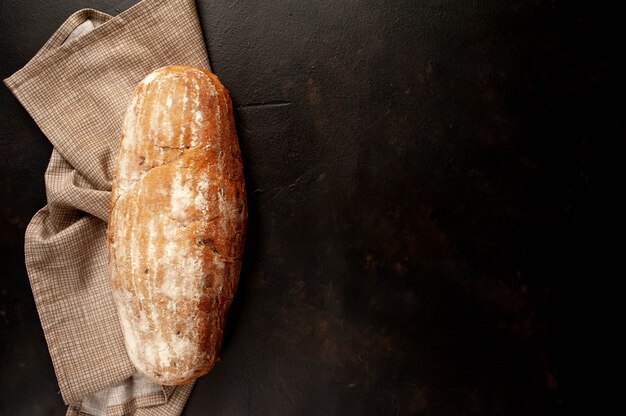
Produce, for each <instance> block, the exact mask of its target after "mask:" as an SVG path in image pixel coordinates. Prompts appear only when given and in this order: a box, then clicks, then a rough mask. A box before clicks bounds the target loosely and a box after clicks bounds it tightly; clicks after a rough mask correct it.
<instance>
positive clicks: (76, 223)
mask: <svg viewBox="0 0 626 416" xmlns="http://www.w3.org/2000/svg"><path fill="white" fill-rule="evenodd" d="M173 64H177V65H194V66H199V67H203V68H207V69H208V68H209V62H208V58H207V53H206V48H205V45H204V40H203V36H202V31H201V29H200V25H199V22H198V16H197V13H196V8H195V2H194V1H193V0H144V1H142V2H140V3H139V4H137V5H135V6H133V7H131V8H130V9H128V10H126V11H125V12H123V13H121V14H119V15H118V16H116V17H112V16H109V15H107V14H105V13H101V12H99V11H96V10H91V9H84V10H80V11H78V12H76V13H74V14H73V15H72V16H70V17H69V18H68V19H67V21H66V22H65V23H63V25H62V26H61V27H60V28H59V29H58V30H57V31H56V32H55V33H54V34H53V35H52V37H51V38H50V40H48V42H47V43H46V44H45V45H44V46H43V47H42V48H41V50H40V51H39V52H38V53H37V54H36V55H35V56H34V57H33V58H32V60H31V61H30V62H28V64H27V65H26V66H25V67H24V68H22V69H21V70H19V71H18V72H16V73H15V74H13V75H12V76H11V77H9V78H8V79H6V80H5V83H6V85H7V86H8V87H9V88H10V89H11V91H12V92H13V94H14V95H15V97H17V99H18V100H19V101H20V102H21V103H22V105H23V106H24V107H25V108H26V110H27V111H28V112H29V113H30V115H31V116H32V118H33V119H34V120H35V122H36V123H37V125H38V126H39V128H40V129H41V130H42V132H43V133H44V134H45V135H46V136H47V138H48V139H49V140H50V142H52V144H53V146H54V149H53V151H52V156H51V159H50V163H49V165H48V168H47V170H46V174H45V182H46V196H47V200H48V201H47V202H48V203H47V205H46V206H45V207H44V208H42V209H41V210H40V211H39V212H37V213H36V214H35V216H34V217H33V219H32V220H31V222H30V224H29V226H28V228H27V230H26V236H25V258H26V267H27V270H28V276H29V279H30V283H31V287H32V291H33V295H34V298H35V303H36V306H37V310H38V313H39V318H40V320H41V325H42V327H43V330H44V334H45V337H46V342H47V344H48V349H49V350H50V356H51V357H52V363H53V365H54V370H55V373H56V376H57V379H58V382H59V387H60V389H61V395H62V397H63V400H64V402H65V403H66V404H68V405H69V408H68V414H70V415H78V414H87V415H94V416H100V415H105V414H106V415H126V414H135V415H150V416H152V415H178V414H180V412H181V411H182V408H183V407H184V405H185V402H186V400H187V397H188V396H189V393H190V392H191V389H192V387H193V383H191V384H188V385H185V386H179V387H175V388H174V387H163V386H160V385H156V384H154V383H152V382H149V381H148V380H146V379H144V378H143V377H142V376H140V375H139V374H136V370H135V368H134V367H133V365H132V364H131V362H130V360H129V358H128V356H127V354H126V350H125V348H124V342H123V337H122V332H121V329H120V325H119V321H118V317H117V314H116V310H115V307H114V304H113V300H112V296H111V292H110V288H109V283H108V271H107V270H108V257H107V249H106V239H105V233H106V221H107V219H108V211H109V198H110V190H111V178H112V172H113V162H114V157H115V155H116V154H117V150H118V141H119V139H120V131H121V125H122V119H123V114H124V112H125V110H126V106H127V104H128V100H129V97H130V95H131V93H132V92H133V89H134V87H135V86H136V84H137V83H139V82H140V81H141V80H142V79H143V78H144V76H146V75H147V74H148V73H150V72H151V71H153V70H154V69H156V68H159V67H162V66H166V65H173Z"/></svg>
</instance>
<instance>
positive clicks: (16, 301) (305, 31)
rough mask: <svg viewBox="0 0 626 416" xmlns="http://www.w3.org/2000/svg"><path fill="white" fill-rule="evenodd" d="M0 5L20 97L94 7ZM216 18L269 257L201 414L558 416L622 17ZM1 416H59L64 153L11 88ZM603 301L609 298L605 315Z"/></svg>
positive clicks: (243, 12)
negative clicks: (53, 155)
mask: <svg viewBox="0 0 626 416" xmlns="http://www.w3.org/2000/svg"><path fill="white" fill-rule="evenodd" d="M118 3H119V0H118V1H114V0H107V1H95V0H90V1H87V0H85V1H78V0H71V1H70V0H63V1H58V2H43V1H33V2H30V4H28V5H27V6H25V2H18V1H15V0H10V1H9V0H7V1H3V2H2V3H1V5H0V77H2V78H5V77H6V76H8V75H10V74H12V73H13V72H14V71H16V70H17V69H19V68H20V67H22V66H23V65H24V64H25V63H26V62H27V61H28V59H30V58H31V57H32V56H33V55H34V54H35V53H36V51H37V50H38V48H39V47H41V46H42V45H43V43H44V42H45V41H46V40H47V38H48V37H49V36H50V34H52V32H53V31H54V30H55V29H56V28H57V27H58V26H59V25H60V24H61V23H62V22H63V20H64V19H65V18H66V17H67V16H68V15H69V14H71V13H72V12H74V11H75V10H77V9H79V8H81V7H94V8H97V9H100V10H103V11H108V12H111V11H112V9H113V6H115V5H117V4H118ZM249 3H250V2H237V1H199V5H198V8H199V13H200V16H201V20H202V25H203V28H204V32H205V37H206V40H207V47H208V51H209V55H210V59H211V62H212V65H213V69H214V71H215V72H216V73H217V74H218V75H219V76H220V78H221V79H222V81H223V82H224V84H225V85H226V86H227V87H228V88H229V89H230V90H231V92H232V97H233V100H234V102H235V104H236V106H237V111H236V118H237V122H238V129H239V135H240V136H239V137H240V142H241V147H242V151H243V156H244V162H245V173H246V181H247V186H248V195H249V204H250V223H249V237H248V241H247V246H246V253H245V264H244V270H243V273H242V277H241V284H240V289H239V292H238V294H237V298H236V300H235V303H234V305H233V307H232V310H231V313H230V315H229V323H228V329H227V334H226V339H225V341H224V349H223V355H222V359H221V361H220V362H219V363H218V365H217V366H216V368H215V369H214V371H212V372H211V373H210V374H209V375H207V376H206V377H204V378H202V379H201V380H200V381H199V382H198V384H197V387H196V388H195V390H194V392H193V394H192V397H191V399H190V401H189V403H188V407H187V409H186V410H185V412H184V414H185V415H189V416H191V415H205V414H211V415H398V414H403V415H405V414H406V415H408V414H427V415H479V414H480V415H482V414H493V415H518V414H519V415H522V414H533V415H544V414H545V415H547V414H550V415H554V414H560V413H565V410H566V409H567V408H568V406H569V404H571V403H572V401H571V393H572V391H573V390H574V387H575V386H574V382H573V380H574V379H575V377H574V375H575V374H574V373H575V372H576V371H578V370H576V369H575V366H574V365H573V364H574V363H575V358H574V355H573V353H572V352H571V348H570V347H571V345H572V344H573V342H574V340H575V338H574V333H575V332H574V327H576V326H577V325H581V322H582V321H578V320H577V319H578V317H579V316H580V313H577V312H576V311H577V310H578V309H579V305H580V299H581V298H580V297H578V296H579V295H580V293H581V288H582V287H583V286H582V282H583V281H585V279H586V276H589V275H591V274H593V271H594V262H595V261H596V260H597V259H598V258H599V253H600V251H599V250H600V249H599V248H598V247H597V244H596V242H597V241H598V239H599V234H598V231H597V227H595V226H594V221H595V219H596V218H597V216H598V215H599V214H600V212H599V209H598V208H597V206H596V193H597V191H598V189H597V188H598V180H597V172H598V170H599V169H600V168H601V166H600V162H599V161H598V157H597V152H598V149H599V148H600V146H601V145H603V144H605V143H606V142H607V140H609V139H610V138H611V137H613V136H614V135H615V131H616V128H618V127H619V128H621V127H622V123H623V121H622V120H623V112H621V113H620V112H618V110H617V109H616V108H614V107H613V104H612V101H611V99H612V98H613V94H614V93H613V91H614V89H615V88H616V87H617V86H618V85H621V84H618V83H617V76H616V75H617V74H616V69H615V62H614V60H613V54H612V52H611V51H612V49H611V48H613V47H614V45H611V44H610V42H609V40H611V39H615V38H616V37H615V36H614V33H611V32H610V31H611V30H615V29H613V28H615V27H618V26H617V24H616V22H615V20H616V18H612V17H611V16H610V15H609V13H603V11H602V10H601V9H600V8H598V9H597V10H593V9H590V8H589V6H587V3H582V2H581V4H580V5H579V4H578V3H576V2H571V1H548V0H545V1H540V0H538V1H526V2H523V1H495V0H493V1H489V0H475V1H453V0H449V1H446V0H430V1H422V2H419V4H418V3H417V2H414V1H408V0H407V1H396V2H388V3H387V2H379V1H368V0H363V1H347V2H343V1H342V2H339V1H335V2H330V1H321V2H301V1H288V0H280V1H274V2H266V3H267V4H264V5H257V4H249ZM0 109H1V114H0V186H1V187H0V189H1V190H2V193H1V198H2V200H1V203H0V207H1V215H0V230H1V233H0V256H1V259H0V261H1V265H2V269H1V270H2V280H1V282H0V381H1V389H0V415H3V416H4V415H48V414H50V415H61V414H63V412H64V407H63V405H62V402H61V398H60V396H59V395H58V393H57V392H58V387H57V385H56V381H55V378H54V371H53V368H52V365H51V362H50V359H49V356H48V353H47V348H46V344H45V340H44V337H43V332H42V330H41V327H40V325H39V321H38V318H37V312H36V310H35V307H34V302H33V299H32V295H31V293H30V288H29V284H28V279H27V276H26V271H25V268H24V265H23V248H22V246H23V235H24V231H25V228H26V225H27V223H28V221H29V220H30V218H31V216H32V215H33V214H34V212H35V211H36V210H37V209H39V208H40V207H42V206H43V205H44V203H45V194H44V188H43V173H44V169H45V166H46V164H47V162H48V158H49V154H50V151H51V146H50V144H49V143H48V142H47V140H46V138H45V137H44V136H43V135H42V133H41V132H40V131H39V130H38V129H37V126H36V125H35V124H34V122H33V121H32V119H30V117H29V116H28V114H27V113H26V112H25V110H24V109H23V108H22V107H21V106H20V104H19V103H18V102H17V100H15V99H14V98H13V97H12V95H11V94H10V92H9V91H8V90H7V89H6V88H4V87H2V88H0ZM589 300H590V299H589Z"/></svg>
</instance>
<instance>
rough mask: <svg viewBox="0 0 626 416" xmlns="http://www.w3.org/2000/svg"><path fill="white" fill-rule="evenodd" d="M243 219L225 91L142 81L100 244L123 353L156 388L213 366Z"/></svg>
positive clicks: (167, 74) (176, 71) (203, 75)
mask: <svg viewBox="0 0 626 416" xmlns="http://www.w3.org/2000/svg"><path fill="white" fill-rule="evenodd" d="M246 220H247V208H246V196H245V189H244V179H243V171H242V163H241V154H240V151H239V144H238V141H237V134H236V130H235V124H234V119H233V109H232V103H231V100H230V97H229V94H228V91H227V90H226V89H225V88H224V87H223V86H222V84H221V83H220V81H219V80H218V78H217V77H216V76H215V75H214V74H212V73H211V72H209V71H206V70H203V69H200V68H194V67H184V66H170V67H165V68H161V69H158V70H156V71H154V72H152V73H151V74H149V75H148V76H147V77H146V78H145V79H144V80H143V81H142V82H141V83H140V84H139V85H138V86H137V88H136V89H135V92H134V94H133V96H132V100H131V102H130V105H129V107H128V110H127V112H126V116H125V119H124V123H123V127H122V139H121V145H120V151H119V155H118V157H117V161H116V167H115V174H114V178H113V190H112V196H111V215H110V221H109V226H108V242H109V255H110V266H111V267H110V269H111V270H110V280H111V286H112V290H113V297H114V300H115V303H116V306H117V310H118V313H119V319H120V323H121V327H122V331H123V334H124V339H125V342H126V349H127V351H128V355H129V357H130V359H131V361H132V363H133V364H134V365H135V366H136V367H137V369H138V370H139V371H140V372H142V373H143V374H145V375H146V376H148V377H149V378H151V379H152V380H154V381H156V382H157V383H161V384H164V385H178V384H183V383H186V382H188V381H190V380H192V379H195V378H197V377H200V376H201V375H203V374H206V373H207V372H208V371H209V370H210V369H211V368H212V367H213V365H214V364H215V362H216V360H217V359H218V356H219V350H220V344H221V340H222V334H223V331H224V323H225V318H226V313H227V311H228V308H229V306H230V304H231V301H232V299H233V296H234V294H235V290H236V288H237V282H238V279H239V272H240V269H241V257H242V252H243V243H244V238H245V227H246Z"/></svg>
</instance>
